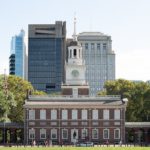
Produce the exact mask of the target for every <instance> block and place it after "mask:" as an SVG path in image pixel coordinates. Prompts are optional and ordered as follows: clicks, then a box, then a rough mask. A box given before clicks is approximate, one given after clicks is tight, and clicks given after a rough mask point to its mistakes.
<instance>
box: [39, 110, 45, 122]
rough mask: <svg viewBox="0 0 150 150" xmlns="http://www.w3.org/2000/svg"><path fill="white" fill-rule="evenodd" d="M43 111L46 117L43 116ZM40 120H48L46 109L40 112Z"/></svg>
mask: <svg viewBox="0 0 150 150" xmlns="http://www.w3.org/2000/svg"><path fill="white" fill-rule="evenodd" d="M42 111H43V112H45V115H44V117H43V116H42ZM40 120H46V110H45V109H41V110H40Z"/></svg>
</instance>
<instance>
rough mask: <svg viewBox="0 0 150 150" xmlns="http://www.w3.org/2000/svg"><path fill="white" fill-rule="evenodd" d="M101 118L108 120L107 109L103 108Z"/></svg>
mask: <svg viewBox="0 0 150 150" xmlns="http://www.w3.org/2000/svg"><path fill="white" fill-rule="evenodd" d="M103 119H104V120H109V110H108V109H104V110H103Z"/></svg>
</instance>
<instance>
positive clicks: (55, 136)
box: [51, 129, 57, 139]
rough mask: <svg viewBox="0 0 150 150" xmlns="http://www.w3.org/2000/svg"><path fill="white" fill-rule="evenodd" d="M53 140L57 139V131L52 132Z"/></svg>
mask: <svg viewBox="0 0 150 150" xmlns="http://www.w3.org/2000/svg"><path fill="white" fill-rule="evenodd" d="M51 139H57V129H52V130H51Z"/></svg>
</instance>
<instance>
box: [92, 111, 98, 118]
mask: <svg viewBox="0 0 150 150" xmlns="http://www.w3.org/2000/svg"><path fill="white" fill-rule="evenodd" d="M95 116H96V117H95ZM92 119H93V120H98V109H93V110H92Z"/></svg>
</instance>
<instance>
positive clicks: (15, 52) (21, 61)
mask: <svg viewBox="0 0 150 150" xmlns="http://www.w3.org/2000/svg"><path fill="white" fill-rule="evenodd" d="M24 36H25V32H24V30H21V31H20V33H19V35H15V36H13V37H12V39H11V50H10V57H9V74H11V75H16V76H19V77H22V78H23V79H24V78H25V43H24Z"/></svg>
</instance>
